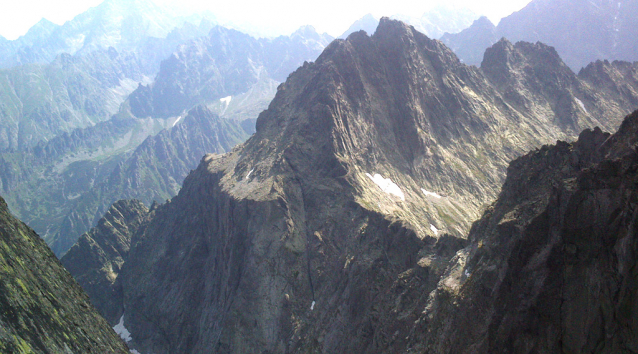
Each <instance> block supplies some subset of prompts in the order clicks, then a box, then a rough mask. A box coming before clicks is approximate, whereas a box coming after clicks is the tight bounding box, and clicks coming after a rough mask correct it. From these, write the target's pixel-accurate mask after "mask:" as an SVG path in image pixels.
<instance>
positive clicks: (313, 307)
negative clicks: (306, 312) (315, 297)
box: [310, 301, 315, 311]
mask: <svg viewBox="0 0 638 354" xmlns="http://www.w3.org/2000/svg"><path fill="white" fill-rule="evenodd" d="M314 309H315V302H314V301H313V302H312V304H311V305H310V311H312V310H314Z"/></svg>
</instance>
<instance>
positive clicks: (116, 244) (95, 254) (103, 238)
mask: <svg viewBox="0 0 638 354" xmlns="http://www.w3.org/2000/svg"><path fill="white" fill-rule="evenodd" d="M149 218H150V212H149V210H148V208H146V206H145V205H144V204H143V203H142V202H140V201H138V200H121V201H118V202H116V203H114V204H113V205H112V206H111V207H110V208H109V210H107V212H106V214H105V215H104V217H103V218H102V219H100V221H98V223H97V226H96V227H94V228H92V229H91V230H90V231H89V232H87V233H86V234H84V235H82V236H81V237H80V239H79V240H78V242H77V243H76V244H75V245H74V246H73V247H72V248H71V249H70V250H69V251H68V252H67V253H66V254H65V255H64V257H62V259H61V260H60V261H61V262H62V264H63V265H64V266H65V267H66V269H67V270H68V271H69V273H71V275H73V278H75V280H76V281H77V282H78V283H79V284H80V285H81V286H82V288H83V289H84V291H86V292H87V294H88V295H89V297H90V298H91V303H92V304H93V305H94V306H95V307H96V308H97V309H98V311H100V313H101V314H102V316H104V318H105V319H106V320H107V321H108V322H109V323H111V324H112V325H116V324H117V323H118V321H119V319H120V317H121V316H122V309H121V304H122V290H121V285H120V284H119V282H118V280H117V279H118V275H119V274H120V271H121V268H122V265H123V264H124V262H126V260H127V259H128V254H129V250H130V248H131V239H132V237H133V235H135V234H136V233H137V232H138V231H139V230H140V228H143V227H144V226H145V225H146V223H147V221H148V219H149Z"/></svg>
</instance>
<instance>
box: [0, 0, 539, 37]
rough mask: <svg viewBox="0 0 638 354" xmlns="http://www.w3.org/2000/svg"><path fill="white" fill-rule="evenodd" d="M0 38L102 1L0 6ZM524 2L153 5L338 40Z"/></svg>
mask: <svg viewBox="0 0 638 354" xmlns="http://www.w3.org/2000/svg"><path fill="white" fill-rule="evenodd" d="M1 1H2V2H3V4H2V6H1V7H2V11H1V12H0V35H2V36H4V37H5V38H7V39H15V38H17V37H18V36H21V35H23V34H24V33H26V31H27V30H28V29H29V28H30V27H31V26H33V25H34V24H35V23H36V22H38V21H39V20H40V19H41V18H43V17H44V18H46V19H48V20H50V21H52V22H54V23H57V24H63V23H64V22H66V21H68V20H70V19H72V18H73V17H74V16H76V15H78V14H80V13H82V12H84V11H86V10H87V9H88V8H90V7H93V6H96V5H98V4H99V3H100V2H102V0H53V1H51V0H1ZM529 1H530V0H474V1H472V0H447V1H443V0H420V1H414V0H412V1H406V0H382V1H378V0H313V1H299V0H270V1H268V0H267V1H263V0H226V1H219V0H212V1H211V0H208V1H202V0H155V2H156V3H172V4H179V5H180V6H187V7H189V8H191V9H196V10H201V9H208V10H210V11H212V12H213V13H214V14H216V15H217V16H218V17H219V18H220V19H222V20H227V21H232V22H235V23H242V24H246V23H250V24H252V25H254V26H255V27H258V28H262V29H263V28H264V27H270V28H272V30H274V31H275V32H280V33H282V34H288V33H290V32H292V31H294V30H295V29H296V28H298V27H300V26H301V25H304V24H310V25H313V26H314V27H315V28H316V29H317V30H318V31H320V32H328V33H329V34H331V35H333V36H338V35H340V34H341V33H342V32H343V31H345V30H346V29H347V28H348V27H349V26H350V25H351V24H352V23H353V22H354V21H356V20H357V19H359V18H361V17H362V16H363V15H365V14H367V13H372V14H373V15H375V16H376V17H381V16H391V15H394V14H404V15H410V16H415V17H418V16H420V15H421V14H422V13H423V12H425V11H426V10H427V9H428V8H430V7H432V6H434V5H435V4H436V3H437V2H445V3H446V4H455V5H458V6H464V7H468V8H470V9H472V10H473V11H474V12H476V13H478V14H482V15H486V16H487V17H489V18H490V20H492V22H494V23H495V24H497V23H498V21H499V20H500V19H501V18H502V17H504V16H507V15H509V14H510V13H512V12H514V11H517V10H519V9H521V8H523V7H524V6H525V5H526V4H527V3H529Z"/></svg>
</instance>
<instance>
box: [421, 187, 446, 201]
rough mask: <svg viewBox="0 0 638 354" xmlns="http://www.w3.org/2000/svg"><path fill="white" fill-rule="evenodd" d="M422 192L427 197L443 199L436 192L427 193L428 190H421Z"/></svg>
mask: <svg viewBox="0 0 638 354" xmlns="http://www.w3.org/2000/svg"><path fill="white" fill-rule="evenodd" d="M421 192H423V194H425V195H427V196H430V197H434V198H437V199H440V198H441V196H440V195H438V194H436V193H434V192H430V191H426V190H425V189H423V188H421Z"/></svg>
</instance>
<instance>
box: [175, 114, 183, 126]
mask: <svg viewBox="0 0 638 354" xmlns="http://www.w3.org/2000/svg"><path fill="white" fill-rule="evenodd" d="M181 119H182V116H179V117H177V119H175V121H174V122H173V126H175V124H177V123H178V122H179V121H180V120H181Z"/></svg>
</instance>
